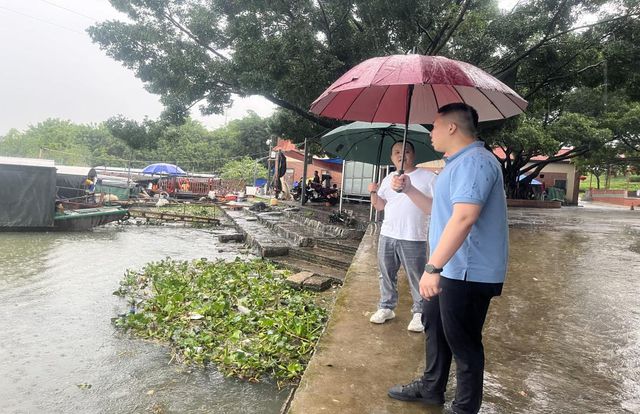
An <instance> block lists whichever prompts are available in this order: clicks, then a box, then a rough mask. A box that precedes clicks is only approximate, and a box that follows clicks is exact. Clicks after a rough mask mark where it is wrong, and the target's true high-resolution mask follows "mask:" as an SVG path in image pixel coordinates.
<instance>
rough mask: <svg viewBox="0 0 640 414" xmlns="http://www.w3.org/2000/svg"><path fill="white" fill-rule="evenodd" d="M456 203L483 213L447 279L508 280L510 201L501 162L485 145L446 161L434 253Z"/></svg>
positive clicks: (434, 217) (432, 235)
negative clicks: (508, 206)
mask: <svg viewBox="0 0 640 414" xmlns="http://www.w3.org/2000/svg"><path fill="white" fill-rule="evenodd" d="M456 203H469V204H479V205H481V206H482V211H481V212H480V216H479V217H478V220H477V221H476V222H475V224H474V225H473V227H472V228H471V232H470V233H469V235H468V236H467V238H466V239H465V240H464V242H463V243H462V246H460V248H459V249H458V250H457V251H456V253H455V254H454V255H453V257H451V259H450V260H449V262H448V263H447V264H446V265H445V266H444V269H443V271H442V276H444V277H446V278H448V279H457V280H468V281H471V282H483V283H502V282H504V279H505V275H506V273H507V259H508V256H509V227H508V223H507V200H506V196H505V192H504V184H503V179H502V169H501V167H500V164H499V163H498V160H497V159H496V158H495V156H494V155H493V154H492V153H491V152H489V151H487V150H486V149H485V148H484V143H482V142H474V143H472V144H471V145H468V146H466V147H465V148H463V149H461V150H460V151H458V152H457V153H455V154H453V155H452V156H451V157H448V158H447V157H445V167H444V169H443V170H442V172H441V173H440V174H439V175H438V179H437V180H436V186H435V194H434V198H433V207H432V209H431V225H430V227H429V247H430V251H431V252H433V251H434V250H435V248H436V246H437V245H438V243H439V241H440V237H441V236H442V232H443V230H444V227H445V226H446V225H447V222H448V221H449V219H450V218H451V215H452V214H453V206H454V204H456Z"/></svg>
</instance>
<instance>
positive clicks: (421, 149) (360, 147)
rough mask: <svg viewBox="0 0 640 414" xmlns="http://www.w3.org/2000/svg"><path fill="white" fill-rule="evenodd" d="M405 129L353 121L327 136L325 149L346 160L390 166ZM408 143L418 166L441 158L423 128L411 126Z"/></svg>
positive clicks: (323, 143)
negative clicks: (393, 153)
mask: <svg viewBox="0 0 640 414" xmlns="http://www.w3.org/2000/svg"><path fill="white" fill-rule="evenodd" d="M404 127H405V126H404V125H398V124H389V123H382V122H374V123H369V122H353V123H351V124H348V125H343V126H341V127H338V128H336V129H334V130H332V131H330V132H328V133H327V134H325V135H324V136H323V137H322V140H321V142H322V148H323V149H324V150H325V151H326V152H328V153H329V154H334V155H336V156H339V157H340V158H343V159H345V160H351V161H360V162H366V163H368V164H374V165H380V164H384V165H390V164H391V158H390V156H389V155H390V154H391V147H392V146H393V144H395V143H396V142H398V141H402V139H403V135H404ZM407 141H409V142H411V143H412V144H413V147H414V148H415V153H416V164H417V163H420V162H426V161H433V160H436V159H440V158H442V154H440V153H439V152H436V151H435V150H434V149H433V147H432V146H431V142H430V140H429V131H428V130H427V129H426V128H424V127H423V126H420V125H409V127H408V129H407Z"/></svg>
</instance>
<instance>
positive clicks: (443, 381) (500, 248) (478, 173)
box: [389, 103, 508, 414]
mask: <svg viewBox="0 0 640 414" xmlns="http://www.w3.org/2000/svg"><path fill="white" fill-rule="evenodd" d="M477 125H478V114H477V112H476V110H475V109H473V108H472V107H470V106H468V105H466V104H462V103H454V104H449V105H446V106H444V107H442V108H440V109H439V111H438V115H437V116H436V119H435V121H434V123H433V130H432V132H431V142H432V144H433V147H434V149H436V150H437V151H440V152H443V153H445V154H446V155H447V156H446V157H445V163H446V164H445V167H444V169H443V170H442V172H441V173H440V175H439V176H438V179H437V181H436V186H435V192H434V198H433V204H432V213H431V225H430V228H429V247H430V251H431V255H430V257H429V260H428V263H427V265H426V266H425V272H424V273H423V275H422V278H421V279H420V294H421V295H422V296H423V297H424V298H425V299H426V300H425V301H423V313H422V315H423V324H424V325H425V333H426V368H425V371H424V374H423V375H422V377H420V378H418V379H416V380H414V381H413V382H411V383H410V384H407V385H396V386H394V387H392V388H391V389H390V390H389V396H390V397H392V398H395V399H399V400H403V401H420V402H422V403H424V404H427V405H442V404H444V393H445V390H446V386H447V380H448V377H449V369H450V367H451V360H452V358H455V361H456V381H457V388H456V393H455V398H454V400H453V402H452V404H451V408H450V409H448V412H453V413H457V414H467V413H474V414H475V413H477V412H478V411H479V410H480V405H481V404H482V388H483V375H484V348H483V345H482V327H483V325H484V321H485V317H486V315H487V310H488V309H489V303H490V301H491V298H492V297H493V296H498V295H500V293H501V292H502V284H503V282H504V278H505V274H506V269H507V257H508V224H507V206H506V197H505V193H504V185H503V178H502V169H501V166H500V164H499V163H498V161H497V159H496V158H495V156H494V155H493V154H492V153H491V152H489V151H487V150H486V149H485V148H484V143H483V142H481V141H478V140H477V139H476V128H477ZM392 186H393V188H394V189H398V190H401V191H404V192H405V193H406V194H407V195H408V196H409V197H411V198H412V199H413V198H419V197H420V195H419V194H415V189H414V188H413V186H412V185H411V180H410V179H408V178H407V177H406V176H400V177H397V178H396V179H395V180H394V182H393V183H392Z"/></svg>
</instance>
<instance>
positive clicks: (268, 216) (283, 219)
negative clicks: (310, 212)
mask: <svg viewBox="0 0 640 414" xmlns="http://www.w3.org/2000/svg"><path fill="white" fill-rule="evenodd" d="M255 216H256V217H257V219H258V220H259V221H260V222H261V223H263V224H265V225H266V226H267V227H269V228H270V229H271V230H272V231H273V232H274V233H276V234H278V235H280V236H282V237H283V238H285V239H287V240H289V241H290V242H291V243H292V244H294V245H296V246H301V247H306V246H313V245H314V240H315V239H316V238H332V237H336V235H335V233H334V232H327V231H325V229H324V228H322V227H317V226H308V225H305V224H302V223H300V222H297V221H295V220H292V218H291V217H290V216H288V215H287V214H285V212H279V211H276V212H265V213H258V214H255Z"/></svg>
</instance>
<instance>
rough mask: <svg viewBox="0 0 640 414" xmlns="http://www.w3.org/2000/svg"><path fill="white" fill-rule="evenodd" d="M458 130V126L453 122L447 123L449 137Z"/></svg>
mask: <svg viewBox="0 0 640 414" xmlns="http://www.w3.org/2000/svg"><path fill="white" fill-rule="evenodd" d="M457 130H458V125H457V124H456V123H455V122H449V135H453V134H455V132H456V131H457Z"/></svg>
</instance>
